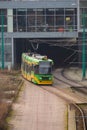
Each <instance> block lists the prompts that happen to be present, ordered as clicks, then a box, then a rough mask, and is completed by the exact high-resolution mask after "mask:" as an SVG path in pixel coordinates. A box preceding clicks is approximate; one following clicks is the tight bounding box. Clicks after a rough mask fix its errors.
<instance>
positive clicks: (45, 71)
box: [39, 67, 51, 74]
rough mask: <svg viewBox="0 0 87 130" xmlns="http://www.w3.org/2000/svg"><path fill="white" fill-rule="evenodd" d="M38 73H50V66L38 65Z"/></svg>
mask: <svg viewBox="0 0 87 130" xmlns="http://www.w3.org/2000/svg"><path fill="white" fill-rule="evenodd" d="M39 74H51V67H39Z"/></svg>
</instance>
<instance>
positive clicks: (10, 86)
mask: <svg viewBox="0 0 87 130" xmlns="http://www.w3.org/2000/svg"><path fill="white" fill-rule="evenodd" d="M19 76H20V74H19V72H18V71H11V72H8V71H6V70H5V71H0V130H7V126H8V124H7V122H6V118H7V116H8V113H9V111H10V110H11V106H12V102H13V101H14V99H15V97H16V96H17V93H18V91H19V84H20V83H21V81H22V80H21V79H20V78H19Z"/></svg>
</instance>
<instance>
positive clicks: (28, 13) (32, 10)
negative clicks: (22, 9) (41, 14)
mask: <svg viewBox="0 0 87 130" xmlns="http://www.w3.org/2000/svg"><path fill="white" fill-rule="evenodd" d="M35 12H36V9H27V15H35V14H36V13H35Z"/></svg>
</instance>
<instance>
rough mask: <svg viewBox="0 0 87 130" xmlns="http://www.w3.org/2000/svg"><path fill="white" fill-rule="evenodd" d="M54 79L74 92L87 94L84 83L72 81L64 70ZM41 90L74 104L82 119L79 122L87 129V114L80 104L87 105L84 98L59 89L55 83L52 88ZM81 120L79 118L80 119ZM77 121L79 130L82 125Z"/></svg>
mask: <svg viewBox="0 0 87 130" xmlns="http://www.w3.org/2000/svg"><path fill="white" fill-rule="evenodd" d="M54 78H55V79H56V80H57V81H59V82H61V83H62V84H63V85H64V84H65V85H68V87H71V89H72V90H76V91H77V90H78V91H79V92H81V93H83V94H85V95H86V94H87V90H86V86H84V85H83V84H82V83H79V82H78V81H74V80H72V79H68V78H67V77H66V76H65V75H64V70H61V71H60V73H58V75H57V76H55V75H54ZM40 88H42V89H44V90H45V91H47V92H49V93H51V94H54V95H55V96H57V97H61V98H62V99H63V100H65V101H66V102H67V103H68V104H70V105H71V104H72V105H73V106H74V107H75V109H77V111H79V113H80V116H81V117H82V118H81V119H80V121H79V122H82V130H86V129H87V120H86V119H85V116H86V112H85V113H84V111H83V109H81V108H80V107H79V104H84V103H86V101H87V99H84V98H82V97H81V96H80V95H75V94H73V93H72V92H70V91H66V89H64V88H60V87H58V86H57V85H56V84H55V83H54V85H53V87H52V86H40ZM78 118H79V117H78ZM77 120H78V119H76V130H79V125H81V123H77Z"/></svg>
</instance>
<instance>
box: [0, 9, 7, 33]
mask: <svg viewBox="0 0 87 130" xmlns="http://www.w3.org/2000/svg"><path fill="white" fill-rule="evenodd" d="M2 14H3V17H2ZM2 18H3V24H4V32H7V9H0V19H2ZM1 26H2V20H0V32H1Z"/></svg>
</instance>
